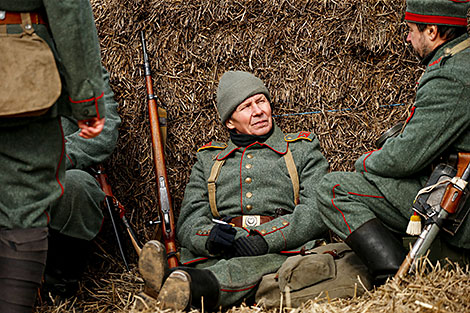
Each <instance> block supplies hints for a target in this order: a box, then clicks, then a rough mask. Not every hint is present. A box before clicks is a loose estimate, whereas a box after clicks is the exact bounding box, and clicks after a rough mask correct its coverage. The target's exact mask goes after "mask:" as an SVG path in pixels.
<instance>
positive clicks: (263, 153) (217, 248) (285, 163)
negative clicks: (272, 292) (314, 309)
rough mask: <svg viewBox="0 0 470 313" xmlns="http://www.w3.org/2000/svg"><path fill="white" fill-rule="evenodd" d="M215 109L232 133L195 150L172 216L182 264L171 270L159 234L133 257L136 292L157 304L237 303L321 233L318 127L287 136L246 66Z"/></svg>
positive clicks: (224, 82)
mask: <svg viewBox="0 0 470 313" xmlns="http://www.w3.org/2000/svg"><path fill="white" fill-rule="evenodd" d="M217 108H218V112H219V115H220V119H221V122H222V123H223V124H224V125H225V126H226V127H227V128H228V130H229V133H230V141H229V142H228V144H225V143H219V142H211V143H209V144H207V145H205V146H203V147H201V148H200V149H199V150H198V153H197V162H196V164H195V165H194V167H193V169H192V173H191V177H190V180H189V183H188V185H187V186H186V190H185V195H184V201H183V203H182V208H181V213H180V216H179V219H178V224H177V236H178V239H179V242H180V243H181V246H182V248H181V263H182V265H183V266H180V267H176V268H174V269H172V270H171V271H169V270H168V269H167V261H166V255H165V249H164V247H163V245H162V244H161V243H159V242H158V241H150V242H148V243H147V244H146V245H145V246H144V248H143V250H142V254H141V256H140V260H139V269H140V272H141V274H142V276H143V278H144V280H145V290H144V291H145V293H144V294H141V298H143V299H144V300H146V301H151V299H149V296H150V297H153V298H156V299H157V300H158V301H159V303H160V304H159V305H160V307H161V308H172V309H176V310H184V309H187V308H189V307H190V306H191V305H192V306H195V307H201V303H202V302H203V304H204V309H205V310H214V309H217V308H219V307H228V306H231V305H236V304H240V303H241V302H242V301H243V300H245V299H249V298H252V297H253V296H254V294H255V292H256V290H257V288H258V285H259V283H260V281H261V278H262V277H263V276H264V275H266V274H270V273H274V272H276V271H277V270H278V269H279V268H280V267H281V265H282V264H283V263H284V261H286V259H287V258H288V257H289V256H290V255H293V254H298V253H299V249H300V248H301V247H302V246H305V247H306V248H307V249H309V248H312V247H313V246H314V245H315V243H316V241H317V240H315V239H316V238H321V237H322V235H323V234H324V233H325V232H326V231H327V228H326V226H325V225H324V224H323V222H322V221H321V219H320V217H319V213H318V210H317V207H316V204H315V199H314V197H313V194H314V190H315V188H316V185H317V182H318V181H319V180H320V178H321V177H322V176H323V175H325V174H326V172H327V169H328V164H327V162H326V160H325V158H324V157H323V155H322V153H321V152H320V145H319V142H318V140H317V138H316V137H315V135H314V134H313V133H311V132H299V133H296V134H287V135H285V134H284V133H283V132H282V131H281V130H280V129H279V128H278V127H277V126H276V124H275V123H274V121H273V118H272V115H271V109H272V104H271V96H270V93H269V91H268V90H267V88H266V87H265V85H264V84H263V82H262V81H261V80H260V79H259V78H257V77H255V76H254V75H252V74H250V73H247V72H241V71H229V72H226V73H225V74H224V75H223V76H222V78H221V79H220V82H219V86H218V90H217ZM162 284H163V287H162ZM201 297H202V298H203V300H201ZM137 303H138V301H137Z"/></svg>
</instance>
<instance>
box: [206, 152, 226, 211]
mask: <svg viewBox="0 0 470 313" xmlns="http://www.w3.org/2000/svg"><path fill="white" fill-rule="evenodd" d="M224 163H225V160H215V162H214V165H212V169H211V174H210V176H209V178H208V179H207V190H208V192H209V205H210V207H211V212H212V215H213V216H214V217H217V218H220V214H219V211H218V210H217V203H216V199H215V190H216V186H215V182H216V181H217V178H218V177H219V173H220V170H221V169H222V165H224Z"/></svg>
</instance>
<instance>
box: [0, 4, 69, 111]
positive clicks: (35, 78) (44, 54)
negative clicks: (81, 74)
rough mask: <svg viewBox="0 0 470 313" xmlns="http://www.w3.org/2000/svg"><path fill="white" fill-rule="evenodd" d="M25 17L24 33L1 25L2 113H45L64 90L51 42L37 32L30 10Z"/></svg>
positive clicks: (0, 82)
mask: <svg viewBox="0 0 470 313" xmlns="http://www.w3.org/2000/svg"><path fill="white" fill-rule="evenodd" d="M21 21H22V24H21V26H22V28H23V32H22V33H21V34H8V33H7V29H6V25H0V56H1V61H0V73H1V75H0V95H1V96H0V117H22V116H38V115H41V114H44V113H45V112H46V111H47V110H48V109H49V108H50V107H51V106H52V105H53V104H54V103H55V102H56V101H57V99H58V98H59V96H60V93H61V81H60V76H59V72H58V70H57V65H56V63H55V59H54V55H53V53H52V51H51V49H50V47H49V45H48V44H47V43H46V42H45V41H44V40H43V39H42V38H40V37H39V36H38V35H37V34H36V33H35V32H34V29H33V27H32V23H31V16H30V14H29V13H21Z"/></svg>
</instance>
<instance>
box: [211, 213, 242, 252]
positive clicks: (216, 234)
mask: <svg viewBox="0 0 470 313" xmlns="http://www.w3.org/2000/svg"><path fill="white" fill-rule="evenodd" d="M230 220H231V218H230V217H225V218H223V219H222V220H221V221H217V222H216V224H215V225H214V226H213V227H212V229H211V232H210V234H209V238H207V241H206V249H207V251H209V253H210V254H213V255H225V254H227V253H229V251H230V250H231V248H232V245H233V242H234V241H235V235H236V234H237V230H236V229H235V228H233V226H232V225H230V224H228V222H229V221H230Z"/></svg>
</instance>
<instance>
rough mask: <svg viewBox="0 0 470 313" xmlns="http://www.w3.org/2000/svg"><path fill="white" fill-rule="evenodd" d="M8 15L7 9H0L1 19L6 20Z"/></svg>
mask: <svg viewBox="0 0 470 313" xmlns="http://www.w3.org/2000/svg"><path fill="white" fill-rule="evenodd" d="M6 16H7V11H2V10H0V20H4V19H5V17H6Z"/></svg>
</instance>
